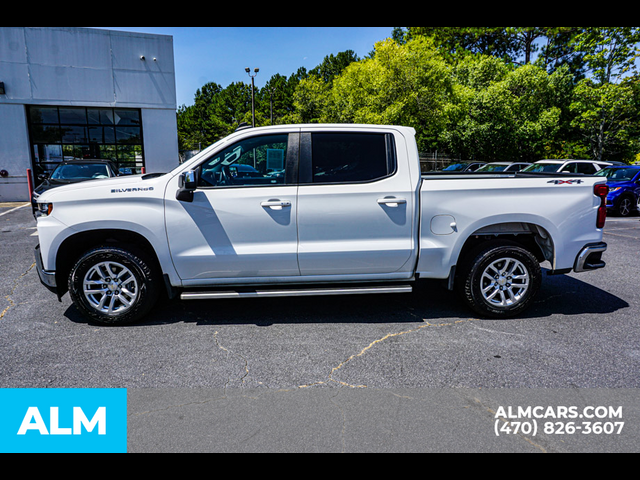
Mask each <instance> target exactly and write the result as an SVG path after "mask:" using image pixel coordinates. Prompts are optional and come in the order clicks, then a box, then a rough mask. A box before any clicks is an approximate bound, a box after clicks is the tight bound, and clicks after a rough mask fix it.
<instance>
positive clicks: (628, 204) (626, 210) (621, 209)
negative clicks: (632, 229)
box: [616, 197, 637, 217]
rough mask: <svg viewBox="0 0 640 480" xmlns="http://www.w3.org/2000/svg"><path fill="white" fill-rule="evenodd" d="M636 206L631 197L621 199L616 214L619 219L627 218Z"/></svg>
mask: <svg viewBox="0 0 640 480" xmlns="http://www.w3.org/2000/svg"><path fill="white" fill-rule="evenodd" d="M636 206H637V203H634V199H633V198H632V197H622V198H621V199H620V201H619V202H618V206H617V208H616V213H617V214H618V216H620V217H629V216H630V215H631V214H632V213H633V210H634V208H635V207H636Z"/></svg>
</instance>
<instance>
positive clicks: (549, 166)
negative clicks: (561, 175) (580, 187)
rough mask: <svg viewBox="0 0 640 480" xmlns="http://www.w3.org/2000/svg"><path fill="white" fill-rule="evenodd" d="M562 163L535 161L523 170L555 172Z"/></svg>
mask: <svg viewBox="0 0 640 480" xmlns="http://www.w3.org/2000/svg"><path fill="white" fill-rule="evenodd" d="M561 166H562V165H561V164H559V163H536V164H535V165H531V166H530V167H527V168H525V169H524V170H523V172H534V173H538V172H552V173H553V172H557V171H558V170H559V169H560V167H561Z"/></svg>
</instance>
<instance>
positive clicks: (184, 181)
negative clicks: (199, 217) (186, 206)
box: [176, 170, 198, 203]
mask: <svg viewBox="0 0 640 480" xmlns="http://www.w3.org/2000/svg"><path fill="white" fill-rule="evenodd" d="M178 186H179V187H180V188H179V189H178V193H177V195H176V199H177V200H179V201H181V202H189V203H190V202H193V192H195V191H196V189H197V188H198V174H197V172H196V171H195V170H191V171H189V172H185V173H183V174H182V175H180V179H179V180H178Z"/></svg>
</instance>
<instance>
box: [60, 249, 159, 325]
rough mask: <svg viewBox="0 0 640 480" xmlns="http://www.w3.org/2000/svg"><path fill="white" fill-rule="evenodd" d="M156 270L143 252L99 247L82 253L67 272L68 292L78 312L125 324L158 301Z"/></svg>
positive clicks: (101, 322)
mask: <svg viewBox="0 0 640 480" xmlns="http://www.w3.org/2000/svg"><path fill="white" fill-rule="evenodd" d="M156 285H157V282H156V278H155V273H154V271H153V268H152V267H151V265H150V262H148V261H147V260H145V259H144V257H143V256H142V255H139V254H134V253H132V252H130V251H128V250H125V249H121V248H113V247H100V248H96V249H94V250H91V251H90V252H88V253H86V254H85V255H83V256H82V257H81V258H80V260H78V262H77V263H76V265H75V266H74V267H73V269H72V270H71V273H70V275H69V293H70V295H71V299H72V300H73V302H74V303H75V305H76V307H77V308H78V309H79V310H80V312H81V313H82V314H83V315H84V316H86V317H87V318H89V319H90V320H93V321H95V322H97V323H100V324H103V325H127V324H130V323H133V322H136V321H138V320H140V319H141V318H142V317H144V316H145V315H146V314H147V313H149V311H150V310H151V308H153V306H154V305H155V303H156V301H157V300H158V289H157V287H156Z"/></svg>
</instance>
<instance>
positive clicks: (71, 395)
mask: <svg viewBox="0 0 640 480" xmlns="http://www.w3.org/2000/svg"><path fill="white" fill-rule="evenodd" d="M126 452H127V391H126V390H105V389H87V390H54V389H52V390H18V389H15V390H0V453H126Z"/></svg>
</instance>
